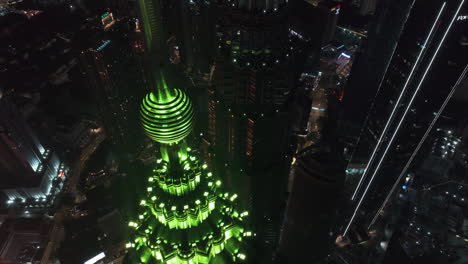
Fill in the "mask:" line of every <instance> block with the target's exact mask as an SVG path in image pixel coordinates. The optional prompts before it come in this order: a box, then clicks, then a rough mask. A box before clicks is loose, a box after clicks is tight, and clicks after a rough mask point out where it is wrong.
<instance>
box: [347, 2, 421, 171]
mask: <svg viewBox="0 0 468 264" xmlns="http://www.w3.org/2000/svg"><path fill="white" fill-rule="evenodd" d="M413 2H414V1H413V0H399V1H398V2H395V1H387V0H382V1H379V6H378V8H377V13H376V14H375V15H374V17H373V19H372V20H371V22H370V28H369V30H368V37H367V39H366V40H364V41H363V47H362V48H361V50H360V51H358V52H357V53H356V59H355V62H354V64H353V67H352V69H351V74H350V77H349V80H348V84H347V86H346V89H345V93H344V99H343V102H344V108H345V111H344V114H343V120H344V121H343V122H345V126H346V131H347V132H348V133H346V134H345V135H343V136H344V137H345V138H346V139H347V142H348V149H349V150H348V152H349V154H348V157H347V158H348V159H351V160H350V162H351V163H353V162H359V161H362V160H365V159H366V158H367V156H368V152H369V151H370V148H371V146H372V143H371V142H372V141H370V142H367V138H368V137H365V136H363V137H360V136H359V135H360V133H361V130H362V131H363V133H367V134H373V136H372V137H370V138H376V137H377V136H376V135H375V134H376V133H378V132H374V131H368V130H370V128H368V127H367V126H364V127H363V125H364V123H366V122H368V120H367V119H366V117H367V114H368V112H369V109H370V108H371V107H372V106H373V104H374V103H373V99H375V98H374V97H375V96H376V94H377V93H378V92H379V87H380V86H381V84H382V82H383V80H382V79H383V78H384V76H385V73H386V72H387V69H388V68H389V65H390V61H391V59H392V58H393V54H394V53H395V50H396V47H397V44H398V41H399V40H400V37H401V33H402V31H403V29H404V27H405V25H406V21H407V19H408V16H409V14H410V12H411V7H412V6H413ZM373 122H376V123H382V121H379V120H375V121H373ZM358 140H359V141H362V145H365V143H364V141H366V142H367V145H368V146H369V148H367V149H363V150H361V149H359V150H353V149H354V148H355V147H356V146H355V144H356V142H357V141H358ZM374 140H375V139H374Z"/></svg>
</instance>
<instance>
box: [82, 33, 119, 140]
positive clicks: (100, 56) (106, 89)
mask: <svg viewBox="0 0 468 264" xmlns="http://www.w3.org/2000/svg"><path fill="white" fill-rule="evenodd" d="M109 45H112V41H111V40H106V41H104V43H102V44H101V45H99V46H98V47H96V48H91V49H88V50H86V51H83V52H82V53H81V54H80V66H81V68H82V73H83V76H84V78H85V79H86V82H87V86H88V87H87V88H88V89H89V91H90V93H91V98H92V99H93V101H94V103H95V106H96V107H97V113H98V116H97V117H98V120H99V121H100V122H101V123H102V124H103V126H104V129H105V130H106V133H107V135H108V136H109V137H110V138H111V140H112V143H114V144H122V143H123V142H124V130H123V123H122V122H119V121H120V120H119V119H120V118H121V116H120V111H119V108H118V105H119V91H118V90H117V87H116V83H115V82H116V80H115V75H114V73H112V69H111V68H110V67H109V66H110V64H108V60H109V59H110V58H109V57H106V54H105V50H106V49H108V48H109V47H108V46H109ZM107 56H109V54H107Z"/></svg>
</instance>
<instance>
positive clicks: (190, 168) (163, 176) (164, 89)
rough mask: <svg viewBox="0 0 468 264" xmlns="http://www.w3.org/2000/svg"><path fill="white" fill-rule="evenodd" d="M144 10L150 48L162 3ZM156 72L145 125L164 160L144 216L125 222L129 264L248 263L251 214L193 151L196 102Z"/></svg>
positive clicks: (147, 1) (148, 2) (144, 2)
mask: <svg viewBox="0 0 468 264" xmlns="http://www.w3.org/2000/svg"><path fill="white" fill-rule="evenodd" d="M139 4H140V11H141V13H142V14H141V16H142V18H143V20H145V19H149V22H147V23H145V21H144V23H143V25H144V30H145V39H146V45H151V46H152V45H153V44H154V43H153V42H152V41H153V40H154V39H155V38H153V36H154V34H156V35H157V36H158V37H159V38H160V37H161V36H160V34H159V33H161V27H158V29H155V28H154V26H159V25H160V22H157V19H155V18H154V16H155V14H157V15H159V6H158V5H159V1H157V0H139ZM158 19H160V18H158ZM155 21H156V22H155ZM152 23H153V25H152ZM158 30H159V33H158ZM156 42H157V43H158V41H156ZM158 45H160V43H159V44H157V45H155V46H152V47H151V48H150V49H149V50H148V55H149V56H150V57H151V56H152V55H154V54H153V53H152V50H153V51H154V50H162V49H161V48H160V47H159V46H158ZM161 45H162V44H161ZM150 60H154V58H150ZM152 65H160V64H155V63H149V64H147V69H146V70H147V71H148V70H149V71H150V72H151V76H152V77H151V78H152V80H150V85H152V86H153V89H154V91H152V92H150V93H148V94H147V95H146V96H145V97H144V98H143V101H142V103H141V107H140V118H141V123H142V126H143V129H144V131H145V133H146V134H147V135H148V136H149V137H150V138H151V139H152V140H154V141H156V142H158V143H160V150H161V152H160V153H161V158H160V159H158V160H156V161H155V167H154V170H153V173H152V175H149V176H148V185H147V189H146V194H145V198H144V199H143V200H141V202H140V205H139V206H140V212H139V215H138V216H137V217H136V218H135V219H132V221H130V222H129V223H128V225H129V227H130V228H132V229H133V230H134V231H133V234H132V236H131V239H130V240H129V241H128V243H127V244H126V247H127V248H128V250H129V259H130V260H131V261H132V262H131V263H132V264H143V263H149V264H156V263H158V264H159V263H161V264H162V263H165V264H228V263H243V262H245V261H246V258H247V256H246V244H245V240H246V239H247V238H248V237H250V236H252V235H254V234H253V233H252V232H250V231H248V230H246V228H245V223H244V221H245V218H246V217H247V216H248V212H240V211H238V209H237V208H236V205H235V200H236V198H237V194H234V193H230V192H224V191H221V189H220V188H221V185H222V183H221V180H220V179H219V178H217V177H216V176H215V175H213V173H212V172H210V170H209V168H208V165H207V164H205V163H203V162H202V161H200V159H199V156H198V152H197V151H196V150H192V149H191V148H190V147H189V144H188V142H187V136H188V135H189V134H190V132H191V130H192V126H193V124H192V123H193V116H194V114H193V107H192V102H191V100H190V98H189V97H188V96H187V95H186V94H185V93H184V92H183V91H182V90H179V89H176V88H173V87H170V86H168V85H167V83H166V81H165V78H164V75H165V72H164V67H160V66H158V67H153V66H152Z"/></svg>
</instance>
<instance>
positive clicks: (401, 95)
mask: <svg viewBox="0 0 468 264" xmlns="http://www.w3.org/2000/svg"><path fill="white" fill-rule="evenodd" d="M445 5H446V2H444V3H443V5H442V7H441V8H440V11H439V14H438V15H437V17H436V19H435V21H434V23H433V24H432V28H431V30H430V31H429V34H428V35H427V38H426V41H425V42H424V45H423V46H422V48H421V51H420V52H419V55H418V58H417V59H416V62H415V63H414V65H413V68H412V69H411V72H410V74H409V76H408V78H407V79H406V82H405V85H404V86H403V89H402V90H401V92H400V95H399V96H398V99H397V101H396V103H395V106H394V107H393V110H392V113H391V114H390V117H389V118H388V120H387V123H386V124H385V127H384V130H383V131H382V133H381V134H380V137H379V140H378V141H377V145H376V146H375V148H374V150H373V152H372V155H371V157H370V159H369V162H368V163H367V165H366V168H365V169H364V173H363V174H362V176H361V179H359V183H358V185H357V186H356V189H355V190H354V193H353V196H352V197H351V200H353V201H354V199H355V198H356V195H357V193H358V191H359V189H360V188H361V184H362V182H363V181H364V179H365V178H366V176H367V172H368V170H369V167H370V166H372V163H373V162H374V159H375V154H376V153H377V150H378V149H379V148H380V144H381V143H382V141H383V138H384V137H385V135H386V134H387V130H388V128H389V126H390V124H391V123H392V122H393V118H394V117H395V113H396V111H397V109H398V106H399V105H400V101H401V99H402V98H403V94H404V93H405V92H406V89H407V88H408V84H409V83H410V81H411V78H412V77H413V73H414V71H415V70H416V68H417V66H418V64H419V61H420V60H421V58H422V56H423V54H424V51H425V50H426V48H427V45H428V43H429V40H430V39H431V36H432V33H433V31H434V28H435V27H436V25H437V22H438V21H439V18H440V16H441V14H442V12H443V10H444V8H445Z"/></svg>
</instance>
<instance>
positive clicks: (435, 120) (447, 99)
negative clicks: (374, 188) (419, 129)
mask: <svg viewBox="0 0 468 264" xmlns="http://www.w3.org/2000/svg"><path fill="white" fill-rule="evenodd" d="M467 71H468V65H467V66H466V67H465V69H464V70H463V72H462V74H461V75H460V77H459V78H458V80H457V82H456V83H455V84H454V85H453V87H452V90H451V91H450V93H449V94H448V95H447V97H446V98H445V101H444V103H443V104H442V106H441V107H440V109H439V111H438V112H437V114H436V116H435V117H434V119H432V122H431V124H430V125H429V127H428V128H427V130H426V132H425V133H424V136H423V137H422V138H421V140H420V141H419V143H418V146H417V147H416V149H415V150H414V151H413V153H412V154H411V157H410V158H409V159H408V161H407V162H406V165H405V167H404V168H403V169H402V170H401V173H400V175H399V176H398V179H397V180H396V181H395V183H394V184H393V187H392V189H391V190H390V192H389V193H388V195H387V197H386V198H385V200H384V202H383V203H382V205H381V206H380V208H379V210H377V213H376V214H375V216H374V218H373V219H372V221H371V223H370V224H369V226H368V227H367V229H370V228H371V226H372V225H373V224H374V223H375V221H376V220H377V218H378V217H379V214H380V213H381V212H382V211H383V209H384V208H385V206H386V205H387V203H388V201H389V200H390V198H391V196H392V195H393V192H395V190H396V188H397V187H398V184H399V183H400V181H401V179H402V178H403V176H404V175H405V174H406V172H407V170H408V168H409V166H410V165H411V163H412V162H413V160H414V158H415V157H416V155H417V154H418V152H419V149H420V148H421V147H422V145H423V144H424V142H425V141H426V138H427V137H428V136H429V133H430V132H431V130H432V128H433V127H434V125H435V123H436V122H437V120H439V117H440V115H441V114H442V112H443V111H444V110H445V107H446V106H447V103H448V102H449V101H450V99H451V98H452V95H453V94H454V93H455V91H456V90H457V88H458V86H459V85H460V84H461V81H462V80H463V79H465V77H466V72H467Z"/></svg>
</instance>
